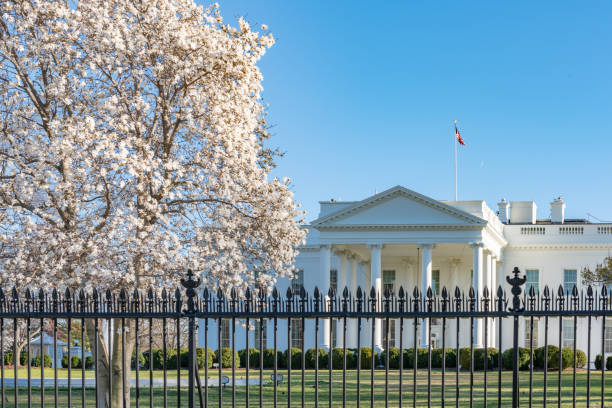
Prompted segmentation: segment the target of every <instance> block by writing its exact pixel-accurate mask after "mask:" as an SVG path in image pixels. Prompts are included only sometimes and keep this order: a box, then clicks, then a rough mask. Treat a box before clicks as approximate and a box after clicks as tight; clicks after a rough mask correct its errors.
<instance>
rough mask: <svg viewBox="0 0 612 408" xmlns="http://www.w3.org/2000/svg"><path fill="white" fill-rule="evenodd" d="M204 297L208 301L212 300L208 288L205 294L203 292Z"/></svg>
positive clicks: (205, 289)
mask: <svg viewBox="0 0 612 408" xmlns="http://www.w3.org/2000/svg"><path fill="white" fill-rule="evenodd" d="M202 297H203V298H204V299H206V300H208V299H209V298H210V292H209V291H208V288H207V287H206V288H204V292H202Z"/></svg>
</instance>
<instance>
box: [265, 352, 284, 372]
mask: <svg viewBox="0 0 612 408" xmlns="http://www.w3.org/2000/svg"><path fill="white" fill-rule="evenodd" d="M263 360H264V361H263V364H264V368H274V349H264V353H263ZM276 367H277V368H286V367H287V363H286V362H285V353H283V352H282V351H280V350H276Z"/></svg>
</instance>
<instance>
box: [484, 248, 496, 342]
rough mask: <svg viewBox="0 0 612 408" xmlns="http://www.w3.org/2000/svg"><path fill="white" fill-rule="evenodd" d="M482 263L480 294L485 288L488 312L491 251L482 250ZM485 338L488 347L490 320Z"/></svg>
mask: <svg viewBox="0 0 612 408" xmlns="http://www.w3.org/2000/svg"><path fill="white" fill-rule="evenodd" d="M483 255H484V258H483V261H484V265H483V267H482V269H483V276H482V290H481V292H483V293H484V288H485V287H486V288H487V290H488V291H489V310H491V308H492V307H493V305H492V302H491V299H493V296H492V289H491V260H492V256H491V251H489V250H488V249H483ZM487 320H488V322H487V326H488V327H487V336H486V339H484V341H485V342H486V344H487V345H488V346H491V338H492V337H491V327H492V326H491V321H492V319H487ZM483 333H484V323H483Z"/></svg>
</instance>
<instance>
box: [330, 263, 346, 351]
mask: <svg viewBox="0 0 612 408" xmlns="http://www.w3.org/2000/svg"><path fill="white" fill-rule="evenodd" d="M336 255H337V256H338V259H339V260H340V268H339V270H338V287H337V290H336V295H337V296H338V303H337V304H336V308H337V310H340V308H341V307H342V298H343V296H344V295H343V292H344V288H345V287H346V286H347V282H348V271H347V264H348V262H347V261H348V259H347V256H346V252H339V253H337V254H336ZM336 330H337V333H336V342H337V344H332V346H333V347H342V345H343V344H344V338H343V337H342V336H343V335H344V329H343V326H342V321H341V320H338V323H336ZM347 330H348V327H347Z"/></svg>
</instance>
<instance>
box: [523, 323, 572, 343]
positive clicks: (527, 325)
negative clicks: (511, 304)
mask: <svg viewBox="0 0 612 408" xmlns="http://www.w3.org/2000/svg"><path fill="white" fill-rule="evenodd" d="M563 330H565V327H564V328H563ZM530 340H531V319H528V318H525V347H529V346H530V343H529V342H530ZM536 347H538V319H533V348H534V349H535V348H536Z"/></svg>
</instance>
